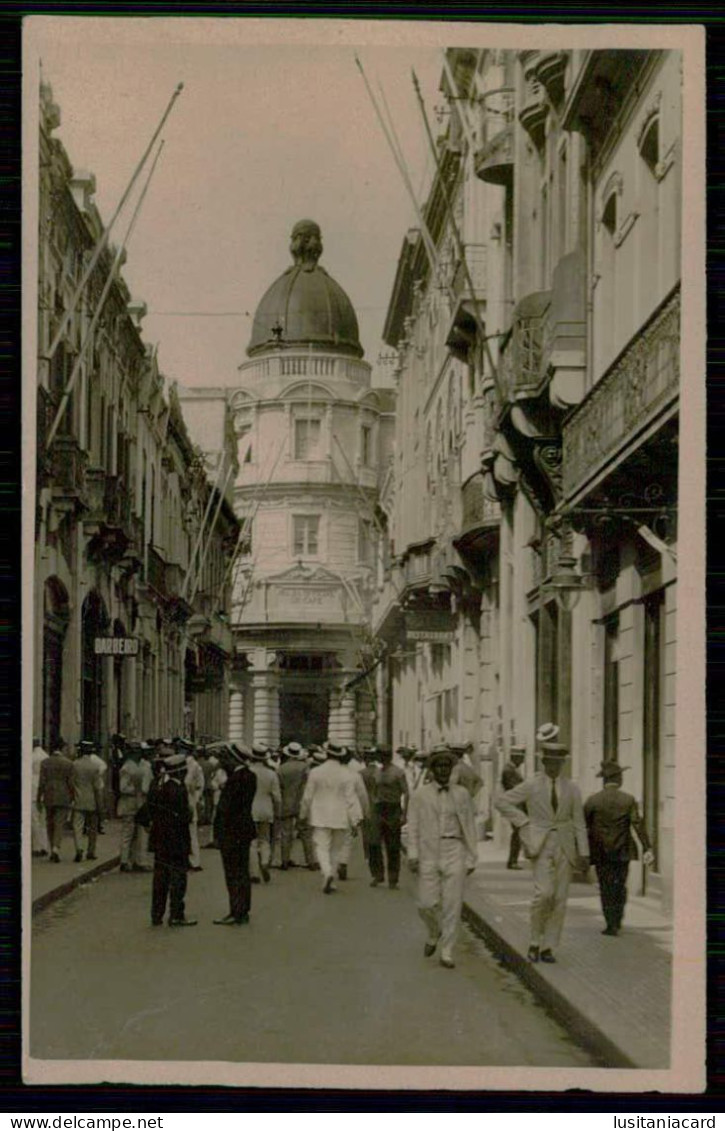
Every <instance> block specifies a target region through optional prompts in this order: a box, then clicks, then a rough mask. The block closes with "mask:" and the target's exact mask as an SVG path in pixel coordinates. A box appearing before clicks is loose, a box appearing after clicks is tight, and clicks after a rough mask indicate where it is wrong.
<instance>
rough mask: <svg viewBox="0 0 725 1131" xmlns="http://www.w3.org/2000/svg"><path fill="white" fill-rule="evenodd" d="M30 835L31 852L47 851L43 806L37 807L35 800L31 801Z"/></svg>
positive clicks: (46, 832) (46, 831)
mask: <svg viewBox="0 0 725 1131" xmlns="http://www.w3.org/2000/svg"><path fill="white" fill-rule="evenodd" d="M30 811H31V817H32V820H31V825H30V831H31V837H32V846H33V847H32V851H33V852H48V851H49V849H48V830H47V829H46V827H45V806H43V808H42V809H39V808H38V803H37V801H32V802H31V810H30Z"/></svg>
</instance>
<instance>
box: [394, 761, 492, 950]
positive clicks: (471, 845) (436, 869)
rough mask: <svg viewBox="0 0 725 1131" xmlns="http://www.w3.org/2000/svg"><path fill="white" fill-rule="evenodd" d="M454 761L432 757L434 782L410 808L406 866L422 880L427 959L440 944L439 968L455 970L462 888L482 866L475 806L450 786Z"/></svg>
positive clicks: (461, 789) (420, 893)
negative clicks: (478, 867) (426, 931)
mask: <svg viewBox="0 0 725 1131" xmlns="http://www.w3.org/2000/svg"><path fill="white" fill-rule="evenodd" d="M455 763H456V756H455V754H453V753H452V752H451V751H450V750H448V748H447V747H445V746H438V747H436V748H435V749H434V750H433V751H431V754H430V757H429V759H428V768H429V770H430V774H431V777H432V779H433V780H432V781H429V782H427V783H426V784H425V785H421V786H419V787H418V789H416V790H415V791H414V792H413V794H412V796H411V798H410V803H409V806H408V864H409V867H410V870H411V872H413V874H414V875H417V876H418V912H419V914H420V917H421V919H422V920H423V922H424V923H425V926H426V928H427V930H428V939H427V942H426V943H425V946H424V948H423V953H424V954H425V956H426V958H430V957H431V956H432V955H433V954H435V951H436V948H437V946H438V945H439V944H440V963H441V965H442V966H445V967H447V968H448V969H452V968H453V966H454V965H455V963H454V960H453V950H454V947H455V942H456V937H457V935H458V928H459V925H460V921H461V908H462V906H463V885H464V881H465V878H466V876H467V875H470V874H471V872H473V871H474V869H475V867H476V864H477V863H478V842H477V840H476V825H475V819H474V812H473V802H472V800H471V797H470V794H469V793H468V790H467V789H465V787H464V786H462V785H456V784H451V773H452V771H453V768H454V766H455Z"/></svg>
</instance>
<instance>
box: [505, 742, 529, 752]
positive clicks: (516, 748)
mask: <svg viewBox="0 0 725 1131" xmlns="http://www.w3.org/2000/svg"><path fill="white" fill-rule="evenodd" d="M509 752H510V753H511V754H525V753H526V745H525V743H523V742H514V743H512V745H511V748H510V751H509Z"/></svg>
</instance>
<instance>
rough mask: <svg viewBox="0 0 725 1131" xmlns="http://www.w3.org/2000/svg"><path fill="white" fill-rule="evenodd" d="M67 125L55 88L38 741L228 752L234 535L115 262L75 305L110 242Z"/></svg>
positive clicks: (44, 294) (47, 141) (37, 635)
mask: <svg viewBox="0 0 725 1131" xmlns="http://www.w3.org/2000/svg"><path fill="white" fill-rule="evenodd" d="M59 124H60V113H59V110H58V107H57V106H56V105H55V104H54V103H53V100H52V92H51V90H50V88H49V87H48V86H47V85H43V87H42V88H41V130H40V178H39V201H38V205H39V241H38V338H37V353H38V370H37V446H36V455H37V475H36V498H35V501H36V508H35V574H34V625H33V643H34V652H33V665H34V671H33V674H34V689H35V695H34V707H33V727H34V731H35V732H36V733H37V734H38V735H39V736H41V738H42V741H43V745H44V746H45V747H46V749H48V748H51V747H53V746H54V744H55V743H56V742H57V740H58V738H59V737H61V736H62V737H63V738H64V739H65V740H66V741H67V742H68V743H70V744H74V743H76V742H77V741H79V740H80V739H81V738H89V739H93V740H95V741H96V742H98V743H99V745H100V746H101V748H104V747H106V745H107V743H108V740H109V738H110V736H111V735H112V734H114V733H124V734H126V735H127V736H128V737H138V738H147V737H153V736H158V735H161V734H169V733H174V734H187V735H189V736H193V737H197V738H201V739H203V738H204V737H220V736H224V735H225V729H226V725H227V714H228V711H227V707H228V694H229V690H228V689H229V675H230V662H231V632H230V630H229V600H230V588H229V583H228V569H227V567H228V562H229V557H230V554H231V551H232V549H233V546H234V544H235V542H236V539H237V535H238V525H237V522H236V519H235V516H234V513H233V511H232V509H231V506H230V503H229V501H228V500H226V499H225V498H224V497H223V494H221V493H220V492H219V490H218V487H217V486H216V483H215V484H212V483H211V482H210V479H209V474H208V468H207V466H206V464H205V462H204V460H203V457H202V454H201V452H199V451H198V450H197V449H196V448H195V447H194V446H193V445H192V444H191V441H190V439H189V436H188V433H187V430H186V426H185V424H184V420H183V417H182V415H181V410H180V406H179V401H178V398H177V397H176V395H175V391H174V387H173V386H171V388H170V389H166V388H165V381H164V378H163V376H162V375H161V373H160V372H159V368H158V364H157V360H156V354H155V351H154V350H153V349H151V347H149V346H148V345H146V344H145V343H144V341H143V338H142V336H141V329H140V326H141V320H142V318H143V315H144V313H145V308H144V306H143V305H142V304H139V303H134V302H132V300H131V296H130V294H129V291H128V289H127V287H126V284H125V282H124V280H123V278H122V276H121V275H120V273H116V274H115V277H114V278H113V281H112V283H110V285H108V288H107V284H108V282H109V280H110V276H111V273H112V272H113V271H114V270H115V267H114V258H115V256H114V249H113V248H112V247H111V246H110V245H109V246H106V248H105V250H104V251H103V253H102V254H101V255H100V258H99V259H98V261H97V264H96V266H95V268H94V270H93V272H92V273H91V275H90V277H89V279H88V282H87V284H86V285H85V287H84V288H83V289H82V292H81V293H80V296H79V297H76V292H77V290H78V288H79V284H80V282H81V279H82V276H83V274H84V271H85V268H86V265H87V264H88V263H89V259H90V256H91V255H92V253H93V250H94V248H95V247H96V245H97V243H98V241H99V240H100V239H101V237H102V235H103V231H104V229H103V224H102V221H101V218H100V215H99V213H98V210H97V208H96V206H95V204H94V202H93V193H94V190H95V181H94V178H93V177H92V175H90V174H87V173H84V172H81V171H79V170H78V171H75V170H74V169H73V167H72V165H71V163H70V161H69V159H68V156H67V154H66V152H65V150H64V148H63V146H62V144H61V142H60V141H59V140H58V139H57V138H54V137H53V136H52V135H53V132H54V130H55V129H56V128H57V127H58V125H59ZM106 288H107V290H106ZM104 290H106V294H105V298H104ZM101 301H102V303H103V305H102V308H101V309H99V303H101ZM212 514H215V515H216V516H217V518H216V522H215V523H214V525H213V526H212V525H211V522H210V518H209V516H210V515H212ZM203 530H205V531H206V536H205V537H204V538H203V541H202V539H201V538H200V533H201V532H202V531H203Z"/></svg>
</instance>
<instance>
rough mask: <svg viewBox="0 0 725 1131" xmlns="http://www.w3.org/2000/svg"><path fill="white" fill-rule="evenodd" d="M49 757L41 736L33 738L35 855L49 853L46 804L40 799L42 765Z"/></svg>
mask: <svg viewBox="0 0 725 1131" xmlns="http://www.w3.org/2000/svg"><path fill="white" fill-rule="evenodd" d="M47 757H48V753H47V751H45V750H44V749H43V746H42V744H41V741H40V739H39V738H34V739H33V749H32V751H31V755H30V770H31V778H30V837H31V849H32V853H33V856H47V855H48V851H49V849H48V830H47V828H46V826H45V806H44V805H43V804H42V803H41V802H40V801H38V788H39V786H40V767H41V765H42V764H43V762H44V761H45V760H46V758H47Z"/></svg>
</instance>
